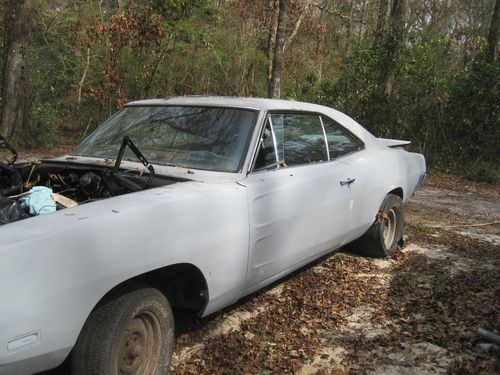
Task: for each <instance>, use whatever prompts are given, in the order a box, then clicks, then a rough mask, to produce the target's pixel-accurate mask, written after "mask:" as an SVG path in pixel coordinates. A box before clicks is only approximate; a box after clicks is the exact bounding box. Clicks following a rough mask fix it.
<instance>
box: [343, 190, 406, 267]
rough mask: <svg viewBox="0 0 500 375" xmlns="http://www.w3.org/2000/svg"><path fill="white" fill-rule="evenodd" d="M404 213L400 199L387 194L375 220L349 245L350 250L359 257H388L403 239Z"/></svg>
mask: <svg viewBox="0 0 500 375" xmlns="http://www.w3.org/2000/svg"><path fill="white" fill-rule="evenodd" d="M403 224H404V211H403V202H402V200H401V198H400V197H399V196H397V195H394V194H387V195H386V197H385V199H384V201H383V202H382V205H381V206H380V211H379V214H378V215H377V219H376V220H375V222H374V223H373V224H372V226H371V227H370V229H368V231H367V232H366V233H365V234H363V235H362V236H361V237H360V238H358V239H357V240H355V241H354V242H352V243H351V244H350V248H351V249H352V250H353V251H354V252H356V253H358V254H361V255H366V256H370V257H377V258H383V257H390V256H392V255H393V254H394V251H395V250H396V248H397V246H398V243H400V241H402V238H403Z"/></svg>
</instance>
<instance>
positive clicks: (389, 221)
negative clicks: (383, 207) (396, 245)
mask: <svg viewBox="0 0 500 375" xmlns="http://www.w3.org/2000/svg"><path fill="white" fill-rule="evenodd" d="M382 225H383V232H382V238H383V240H384V246H385V248H386V249H390V248H391V246H392V245H393V242H394V237H395V236H396V212H395V211H394V210H393V209H390V210H388V211H386V212H385V215H384V219H383V221H382Z"/></svg>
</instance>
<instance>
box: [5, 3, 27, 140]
mask: <svg viewBox="0 0 500 375" xmlns="http://www.w3.org/2000/svg"><path fill="white" fill-rule="evenodd" d="M30 9H31V0H9V1H7V2H6V4H5V19H4V22H5V26H4V27H5V28H4V51H3V53H4V58H3V72H2V73H3V75H2V77H3V80H2V114H1V120H0V133H1V134H2V135H4V136H5V137H6V138H7V139H8V140H9V141H10V142H12V143H13V144H17V145H19V144H21V143H22V139H23V136H24V133H25V129H26V127H27V123H28V104H29V99H28V89H27V84H28V82H27V73H28V69H27V53H28V35H29V21H28V20H29V19H30Z"/></svg>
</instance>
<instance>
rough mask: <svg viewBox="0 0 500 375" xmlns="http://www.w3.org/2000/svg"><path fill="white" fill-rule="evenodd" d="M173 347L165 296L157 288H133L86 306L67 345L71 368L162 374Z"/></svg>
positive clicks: (86, 373) (77, 372)
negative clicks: (91, 307)
mask: <svg viewBox="0 0 500 375" xmlns="http://www.w3.org/2000/svg"><path fill="white" fill-rule="evenodd" d="M173 347H174V320H173V315H172V310H171V308H170V304H169V303H168V301H167V299H166V298H165V297H164V296H163V294H162V293H160V291H158V290H157V289H153V288H144V289H138V290H134V291H131V292H128V293H124V294H122V295H120V296H118V297H116V298H114V299H111V300H110V301H108V302H106V303H104V304H102V305H101V306H98V307H97V308H96V309H95V310H94V311H93V312H92V314H91V315H90V317H89V319H88V320H87V322H86V323H85V325H84V327H83V329H82V332H81V333H80V336H79V338H78V341H77V343H76V345H75V347H74V349H73V353H72V355H71V373H72V374H74V375H94V374H110V375H115V374H116V375H118V374H127V375H164V374H166V373H168V368H169V365H170V359H171V356H172V350H173Z"/></svg>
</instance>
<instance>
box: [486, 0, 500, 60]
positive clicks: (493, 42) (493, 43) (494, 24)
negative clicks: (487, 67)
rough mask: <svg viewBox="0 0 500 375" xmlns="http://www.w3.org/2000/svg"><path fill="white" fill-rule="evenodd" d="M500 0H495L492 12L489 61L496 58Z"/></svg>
mask: <svg viewBox="0 0 500 375" xmlns="http://www.w3.org/2000/svg"><path fill="white" fill-rule="evenodd" d="M499 9H500V1H499V0H495V5H494V6H493V12H492V14H491V22H490V30H489V32H488V51H487V56H488V61H489V62H493V61H494V60H495V53H496V48H497V45H498V32H499V30H498V29H499V28H500V14H499V13H500V10H499Z"/></svg>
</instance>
